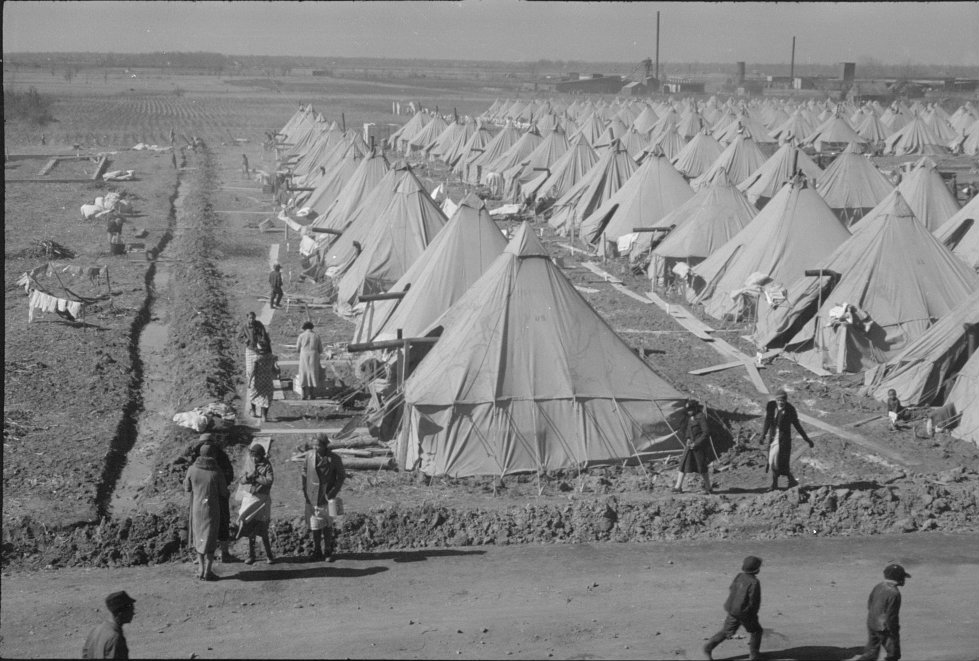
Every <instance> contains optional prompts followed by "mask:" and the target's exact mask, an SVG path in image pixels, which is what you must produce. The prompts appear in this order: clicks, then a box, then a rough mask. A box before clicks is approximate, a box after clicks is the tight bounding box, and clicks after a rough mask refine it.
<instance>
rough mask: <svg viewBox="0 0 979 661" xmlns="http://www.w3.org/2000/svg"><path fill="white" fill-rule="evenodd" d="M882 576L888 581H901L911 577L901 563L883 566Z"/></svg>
mask: <svg viewBox="0 0 979 661" xmlns="http://www.w3.org/2000/svg"><path fill="white" fill-rule="evenodd" d="M884 578H886V579H887V580H889V581H902V580H904V579H906V578H911V574H909V573H908V572H907V571H906V570H905V569H904V567H902V566H901V565H887V566H886V567H884Z"/></svg>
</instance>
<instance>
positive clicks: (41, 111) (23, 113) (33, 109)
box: [3, 87, 54, 126]
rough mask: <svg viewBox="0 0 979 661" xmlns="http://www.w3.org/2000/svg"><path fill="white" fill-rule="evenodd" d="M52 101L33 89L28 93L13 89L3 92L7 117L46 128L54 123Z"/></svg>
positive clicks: (6, 89)
mask: <svg viewBox="0 0 979 661" xmlns="http://www.w3.org/2000/svg"><path fill="white" fill-rule="evenodd" d="M51 104H52V100H51V99H50V98H48V97H46V96H44V95H43V94H41V93H39V92H38V91H37V88H34V87H31V88H30V89H29V90H27V91H26V92H18V91H16V90H14V89H11V88H9V87H8V88H5V89H4V90H3V109H4V112H5V113H6V115H7V117H9V118H12V119H24V120H27V121H29V122H31V123H32V124H38V125H40V126H44V125H45V124H47V123H49V122H53V121H54V117H52V116H51Z"/></svg>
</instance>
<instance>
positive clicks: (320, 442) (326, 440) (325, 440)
mask: <svg viewBox="0 0 979 661" xmlns="http://www.w3.org/2000/svg"><path fill="white" fill-rule="evenodd" d="M316 446H317V447H318V448H319V449H320V450H322V451H326V449H327V448H329V447H330V437H329V436H327V435H326V434H320V435H319V436H318V437H317V438H316Z"/></svg>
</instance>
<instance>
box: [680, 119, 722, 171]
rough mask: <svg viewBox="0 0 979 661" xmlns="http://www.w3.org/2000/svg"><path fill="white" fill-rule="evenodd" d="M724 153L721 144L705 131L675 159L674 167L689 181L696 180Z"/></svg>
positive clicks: (692, 139) (689, 143)
mask: <svg viewBox="0 0 979 661" xmlns="http://www.w3.org/2000/svg"><path fill="white" fill-rule="evenodd" d="M723 151H724V148H723V147H721V143H719V142H718V141H717V140H715V139H714V138H713V137H712V136H711V134H710V132H709V131H708V130H707V129H704V130H703V131H700V132H699V133H697V135H695V136H693V137H692V138H691V139H690V142H688V143H687V144H686V145H684V146H683V149H681V150H680V151H679V153H677V155H676V156H674V157H673V159H672V161H673V167H675V168H676V170H677V172H679V173H680V174H682V175H683V176H684V177H686V178H687V179H694V178H696V177H699V176H700V175H702V174H703V173H705V172H707V170H708V169H709V168H710V166H711V164H713V163H714V161H716V160H717V158H718V157H719V156H720V155H721V152H723Z"/></svg>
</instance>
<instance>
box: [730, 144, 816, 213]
mask: <svg viewBox="0 0 979 661" xmlns="http://www.w3.org/2000/svg"><path fill="white" fill-rule="evenodd" d="M799 171H801V172H802V174H804V175H806V177H808V178H809V180H810V181H812V182H815V181H816V180H817V179H818V178H819V176H820V175H821V174H822V173H823V171H822V170H821V169H820V168H819V166H818V165H816V164H815V163H813V161H812V159H811V158H809V156H808V155H807V154H806V153H805V152H804V151H802V150H801V149H799V148H798V147H795V146H794V145H791V144H785V145H782V146H781V147H779V148H778V150H777V151H776V152H775V153H774V154H772V156H771V157H770V158H769V159H768V160H767V161H765V162H764V163H762V164H761V167H759V168H758V169H757V170H755V171H754V172H752V173H751V175H750V176H749V177H748V178H747V179H745V180H744V181H742V182H741V183H740V184H738V190H740V191H742V192H744V194H745V195H746V196H747V197H748V201H750V202H751V203H752V204H754V205H756V206H758V207H759V208H760V207H763V206H765V204H766V203H767V202H768V200H770V199H771V198H772V197H774V195H775V193H777V192H778V191H779V190H780V189H781V188H782V186H784V185H785V182H787V181H788V180H789V179H791V178H792V176H793V175H794V174H795V173H796V172H799Z"/></svg>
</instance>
